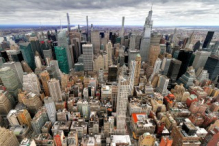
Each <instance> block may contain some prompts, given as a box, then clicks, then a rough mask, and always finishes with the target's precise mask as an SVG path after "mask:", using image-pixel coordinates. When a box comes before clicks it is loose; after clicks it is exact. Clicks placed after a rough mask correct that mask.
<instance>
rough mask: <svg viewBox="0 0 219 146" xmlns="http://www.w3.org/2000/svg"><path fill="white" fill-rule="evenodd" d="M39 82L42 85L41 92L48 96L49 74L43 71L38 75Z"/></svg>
mask: <svg viewBox="0 0 219 146" xmlns="http://www.w3.org/2000/svg"><path fill="white" fill-rule="evenodd" d="M39 76H40V80H41V82H42V85H43V91H44V93H45V95H46V96H49V95H50V94H49V87H48V83H47V82H48V81H49V80H50V77H49V73H48V72H47V71H46V70H45V71H43V72H41V73H40V75H39Z"/></svg>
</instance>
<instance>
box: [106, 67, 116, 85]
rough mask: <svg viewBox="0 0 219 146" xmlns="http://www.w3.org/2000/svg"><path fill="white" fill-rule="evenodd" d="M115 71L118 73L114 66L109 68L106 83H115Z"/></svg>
mask: <svg viewBox="0 0 219 146" xmlns="http://www.w3.org/2000/svg"><path fill="white" fill-rule="evenodd" d="M117 71H118V68H117V66H116V65H111V66H109V72H108V81H109V82H115V81H117Z"/></svg>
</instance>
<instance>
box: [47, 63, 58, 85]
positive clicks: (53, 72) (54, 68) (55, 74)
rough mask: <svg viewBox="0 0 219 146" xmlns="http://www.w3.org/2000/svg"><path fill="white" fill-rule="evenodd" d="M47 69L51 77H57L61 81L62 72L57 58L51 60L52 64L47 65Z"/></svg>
mask: <svg viewBox="0 0 219 146" xmlns="http://www.w3.org/2000/svg"><path fill="white" fill-rule="evenodd" d="M46 70H47V71H48V72H49V74H50V77H51V78H56V79H58V80H60V81H61V73H60V69H59V64H58V61H57V60H51V61H50V66H47V68H46Z"/></svg>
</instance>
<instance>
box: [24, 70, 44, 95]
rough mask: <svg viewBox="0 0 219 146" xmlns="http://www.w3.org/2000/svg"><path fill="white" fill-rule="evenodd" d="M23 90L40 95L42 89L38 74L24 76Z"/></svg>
mask: <svg viewBox="0 0 219 146" xmlns="http://www.w3.org/2000/svg"><path fill="white" fill-rule="evenodd" d="M23 90H24V91H27V92H33V93H35V94H37V95H40V91H41V87H40V82H39V80H38V77H37V75H36V74H34V73H30V74H24V75H23Z"/></svg>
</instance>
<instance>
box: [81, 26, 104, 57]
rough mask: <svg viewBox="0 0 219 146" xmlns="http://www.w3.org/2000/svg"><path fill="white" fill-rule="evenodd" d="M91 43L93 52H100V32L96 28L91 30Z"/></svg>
mask: <svg viewBox="0 0 219 146" xmlns="http://www.w3.org/2000/svg"><path fill="white" fill-rule="evenodd" d="M91 44H93V49H94V50H93V51H94V54H98V53H99V52H100V32H99V31H98V30H93V31H91ZM83 52H84V51H83Z"/></svg>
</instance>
